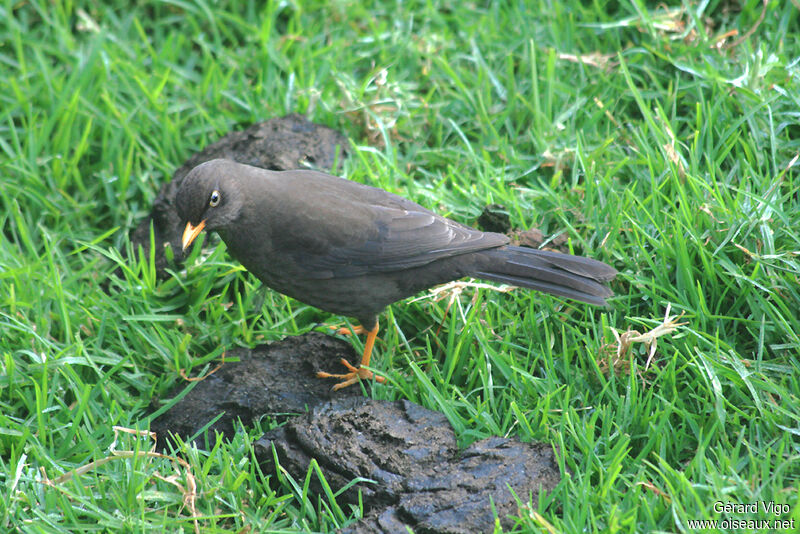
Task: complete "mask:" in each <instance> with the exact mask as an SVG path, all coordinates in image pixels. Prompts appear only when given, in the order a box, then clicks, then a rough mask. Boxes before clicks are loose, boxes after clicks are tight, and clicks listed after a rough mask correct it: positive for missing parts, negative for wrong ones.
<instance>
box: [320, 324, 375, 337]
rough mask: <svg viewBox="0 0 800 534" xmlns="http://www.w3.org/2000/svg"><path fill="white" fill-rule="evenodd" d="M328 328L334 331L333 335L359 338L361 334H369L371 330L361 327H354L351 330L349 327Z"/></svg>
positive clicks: (332, 326)
mask: <svg viewBox="0 0 800 534" xmlns="http://www.w3.org/2000/svg"><path fill="white" fill-rule="evenodd" d="M339 324H341V323H339ZM328 328H329V329H331V330H333V333H334V334H337V335H339V336H357V335H360V334H368V333H369V330H367V329H366V328H364V327H363V326H361V325H358V326H353V327H350V328H348V327H347V326H335V325H331V326H328Z"/></svg>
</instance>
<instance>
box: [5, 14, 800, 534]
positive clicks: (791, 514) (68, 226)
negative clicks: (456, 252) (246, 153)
mask: <svg viewBox="0 0 800 534" xmlns="http://www.w3.org/2000/svg"><path fill="white" fill-rule="evenodd" d="M84 4H85V5H84ZM667 4H670V3H664V2H648V3H647V4H645V2H642V1H639V0H631V1H626V2H615V1H604V0H595V1H593V2H582V1H579V0H564V1H561V2H547V1H530V2H522V1H521V2H480V3H475V2H471V3H461V2H451V1H442V2H421V1H414V0H412V1H408V2H379V1H374V2H355V1H350V0H341V1H334V2H311V1H309V2H304V1H285V2H270V3H266V4H265V5H262V3H260V2H236V1H232V0H231V1H225V0H221V1H219V2H213V3H212V2H208V3H207V2H203V1H200V2H190V1H181V0H173V1H167V2H155V1H142V2H136V3H133V5H129V3H128V2H121V1H118V0H114V1H110V2H105V3H102V2H100V3H89V2H86V3H84V2H58V1H54V2H50V1H45V0H30V1H22V2H11V1H6V2H3V4H2V6H1V7H0V154H1V155H0V192H1V193H2V194H0V206H1V208H0V229H2V233H1V234H0V492H2V499H0V531H19V532H62V533H64V532H90V531H104V532H160V531H163V532H177V531H185V532H193V531H195V529H197V530H199V531H201V532H246V531H250V532H264V531H282V532H298V531H299V532H302V531H332V530H334V529H336V528H337V527H339V526H342V525H344V524H349V523H351V522H353V521H354V520H356V519H357V518H358V517H359V516H360V514H361V513H362V510H361V509H360V508H353V507H350V506H347V505H341V506H340V505H339V503H337V502H336V501H335V500H334V499H331V498H328V497H326V496H312V497H310V498H306V499H304V498H303V495H302V483H303V481H302V480H299V481H298V484H299V487H298V486H293V485H292V484H291V483H290V482H287V481H286V480H283V481H282V482H279V483H277V484H275V483H273V482H274V481H272V480H271V479H272V478H274V477H273V476H272V475H271V474H270V473H262V472H261V471H260V470H259V468H258V466H257V465H256V463H255V462H254V461H253V453H252V448H251V443H252V442H253V440H254V439H256V438H257V437H258V436H259V435H260V434H261V432H263V430H264V429H266V428H268V427H269V426H270V425H271V424H272V423H271V422H270V420H268V419H264V420H263V421H262V428H245V429H242V431H241V432H239V434H238V435H237V436H236V438H235V439H234V440H232V441H230V442H225V443H224V444H220V445H218V446H217V447H215V448H214V449H213V450H210V451H202V450H197V449H194V448H192V447H189V446H186V447H184V448H183V449H181V450H179V451H175V452H174V453H173V455H172V457H171V458H170V457H160V456H157V455H152V454H146V451H147V450H148V449H149V448H150V442H149V440H148V439H147V438H146V437H145V436H137V435H135V434H132V433H130V432H122V431H119V430H117V427H123V428H127V429H140V430H141V429H147V428H148V425H149V421H148V418H147V417H148V413H149V411H148V410H149V408H148V407H149V405H150V402H151V400H152V399H153V398H157V397H158V398H161V397H162V396H163V395H165V394H166V393H167V392H168V391H169V390H170V389H171V388H173V387H175V386H176V385H178V384H186V382H184V379H183V378H181V376H180V374H179V371H180V370H181V369H184V370H186V372H187V373H189V374H191V375H200V374H202V373H203V372H205V371H208V370H209V369H210V368H212V367H213V366H215V365H216V364H217V363H218V361H219V356H220V352H221V348H224V347H232V346H248V347H249V346H253V345H256V344H258V343H264V342H272V341H277V340H280V339H282V338H284V337H286V336H292V335H298V334H301V333H304V332H308V331H310V330H313V329H318V330H320V329H321V328H320V327H319V323H321V322H327V323H329V324H335V323H336V322H338V321H340V320H341V318H338V317H332V316H329V315H326V314H324V313H322V312H320V311H318V310H315V309H313V308H310V307H308V306H306V305H304V304H302V303H300V302H297V301H293V300H291V299H288V298H286V297H283V296H282V295H279V294H277V293H271V292H268V293H267V294H266V297H264V298H262V295H263V293H259V289H258V288H259V282H258V281H257V280H256V279H255V278H254V277H252V276H250V275H249V274H248V273H247V272H246V271H244V270H243V269H242V268H241V266H240V265H239V264H238V263H237V262H235V261H233V260H232V259H231V258H230V257H229V256H228V255H227V254H226V252H225V248H224V246H219V247H217V248H216V249H213V250H209V251H208V253H207V254H203V255H196V256H195V257H194V258H193V261H191V262H189V263H188V264H187V265H186V268H185V269H183V270H181V271H176V272H171V273H170V276H169V277H168V278H167V279H166V280H161V281H159V280H157V279H156V277H155V275H154V270H153V266H152V262H151V260H150V259H149V258H147V257H143V256H137V254H136V251H132V250H130V242H129V238H128V234H129V231H130V230H131V229H132V228H133V227H134V226H135V225H136V224H137V223H138V222H139V221H140V220H141V219H142V218H143V217H144V216H145V215H146V214H147V213H148V211H149V209H150V207H151V205H152V202H153V200H154V198H155V196H156V194H157V192H158V190H159V188H160V187H161V185H162V184H163V183H165V182H167V181H168V180H169V179H170V177H171V176H172V173H173V172H174V170H175V169H176V168H177V167H179V166H180V165H181V164H182V163H183V161H184V160H185V159H186V158H188V157H189V156H190V155H191V154H193V153H194V152H196V151H197V150H199V149H201V148H202V147H204V146H205V145H207V144H209V143H211V142H213V141H215V140H217V139H218V138H219V137H221V136H222V135H224V134H225V133H227V132H230V131H232V130H238V129H242V128H245V127H247V126H248V125H250V124H252V123H254V122H258V121H262V120H265V119H268V118H271V117H275V116H281V115H284V114H287V113H291V112H299V113H303V114H305V115H306V116H307V117H308V118H309V119H310V120H312V121H314V122H318V123H321V124H325V125H328V126H330V127H333V128H336V129H338V130H340V131H342V132H343V133H344V134H345V136H346V137H348V138H349V139H350V142H351V146H350V151H351V155H350V157H349V158H348V159H346V160H345V161H344V162H343V165H342V168H341V171H340V174H341V175H343V176H346V177H348V178H349V179H352V180H355V181H359V182H363V183H367V184H370V185H375V186H379V187H382V188H384V189H387V190H390V191H392V192H395V193H398V194H401V195H403V196H406V197H408V198H411V199H413V200H414V201H416V202H418V203H420V204H422V205H424V206H426V207H428V208H430V209H434V210H436V211H437V212H439V213H441V214H443V215H447V216H449V217H451V218H453V219H456V220H458V221H461V222H464V223H466V224H471V225H474V224H475V221H476V219H477V217H478V215H479V214H480V213H481V210H482V209H483V207H484V206H485V205H487V204H492V203H497V204H502V205H503V206H505V208H506V209H507V211H508V214H509V216H510V219H511V223H512V226H513V227H515V228H519V229H530V228H538V229H540V230H541V231H542V232H543V234H544V235H545V236H546V237H547V238H548V243H547V244H546V245H545V246H547V245H548V244H549V245H551V246H554V245H555V244H556V243H560V242H561V241H563V240H565V241H564V243H563V245H561V246H562V247H565V248H566V249H568V250H571V251H573V252H575V253H580V254H583V255H588V256H591V257H594V258H597V259H599V260H602V261H605V262H607V263H609V264H612V265H614V266H615V267H616V268H617V269H618V270H619V272H620V274H619V276H618V278H617V280H616V281H615V282H614V283H613V284H612V287H613V289H614V291H615V293H616V297H615V298H614V299H613V300H612V302H611V305H610V306H609V307H608V308H605V309H604V308H596V307H592V306H588V305H584V304H580V303H575V302H571V301H567V300H564V299H560V298H554V297H549V296H543V295H540V294H536V293H533V292H529V291H524V290H514V291H511V292H508V293H503V292H498V291H494V290H491V289H487V288H475V287H465V288H464V290H463V291H462V292H461V293H460V294H459V295H453V294H450V295H446V298H438V297H437V296H435V295H432V294H428V295H423V297H424V298H420V299H416V300H413V301H407V302H404V303H399V304H396V305H394V306H393V307H392V308H391V309H390V310H389V311H388V312H387V313H386V314H384V316H383V317H382V325H383V329H382V331H381V335H380V336H381V337H380V339H379V342H378V344H377V345H376V352H375V358H373V365H374V367H375V368H377V369H378V370H379V371H380V372H382V373H383V374H385V375H386V376H387V377H388V378H389V383H388V385H386V386H381V387H377V388H375V390H374V392H373V395H374V396H375V397H376V398H383V399H401V398H406V399H410V400H412V401H414V402H417V403H419V404H421V405H423V406H425V407H428V408H431V409H435V410H439V411H442V412H444V413H445V414H446V415H447V417H448V418H449V419H450V422H451V423H452V425H453V427H454V428H455V430H456V433H457V435H458V438H459V444H460V445H461V446H467V445H469V444H470V443H472V442H474V441H476V440H478V439H481V438H484V437H487V436H492V435H503V436H515V437H517V438H519V439H521V440H523V441H543V442H545V443H549V444H551V445H552V446H553V447H554V448H555V450H556V454H557V458H558V462H559V465H560V467H561V470H562V477H563V480H562V482H561V483H560V485H559V486H558V487H557V488H556V489H555V490H554V491H553V492H551V493H548V494H546V495H543V496H542V497H541V498H539V499H537V500H536V501H534V502H531V499H530V498H529V497H528V496H525V495H522V496H520V499H521V506H520V509H519V514H518V516H517V518H516V519H515V523H516V526H515V527H514V531H519V532H531V531H533V532H656V531H663V532H675V531H678V532H692V531H694V530H695V527H696V525H694V524H693V523H692V522H693V521H694V520H703V519H708V520H720V521H724V520H728V522H727V523H720V524H719V525H718V526H717V528H716V529H711V530H717V531H718V530H730V531H733V530H734V529H732V528H730V527H731V526H732V525H733V523H732V522H731V521H730V520H732V519H747V518H750V519H759V520H767V519H769V520H776V519H781V520H786V521H787V525H789V524H791V522H792V521H794V525H795V527H796V528H797V529H800V506H798V501H799V497H800V160H799V159H798V155H800V4H798V1H797V0H781V1H778V0H765V1H764V2H761V1H757V0H741V1H733V0H731V1H728V0H709V1H700V2H698V1H691V0H687V1H685V2H682V3H678V2H673V3H671V4H673V5H672V6H671V7H670V6H669V5H667ZM121 250H122V251H126V250H127V251H128V252H132V254H130V257H131V259H123V258H124V257H127V256H124V255H123V254H121V252H120V251H121ZM120 266H121V267H122V269H120V270H118V268H119V267H120ZM231 295H244V296H245V298H240V299H236V298H233V299H232V298H231ZM261 302H263V304H261V305H260V306H258V304H259V303H261ZM451 303H452V304H451ZM450 304H451V305H450ZM665 324H666V325H669V327H665V326H664V325H665ZM659 325H662V326H661V328H659ZM634 331H636V332H638V334H637V333H634ZM659 334H661V335H659ZM656 336H658V337H656ZM354 343H357V342H355V341H354ZM113 451H131V452H128V453H126V454H118V455H115V454H114V452H113ZM176 458H180V459H181V461H182V462H183V463H180V462H178V461H177V460H176ZM81 467H85V468H86V470H85V472H83V473H82V474H79V475H78V474H71V473H70V472H71V471H72V470H73V469H76V468H81ZM191 483H194V484H196V494H197V499H196V502H195V503H194V505H193V506H194V507H192V506H188V505H187V504H186V503H185V502H184V496H185V495H186V494H187V492H189V491H190V484H191ZM752 503H756V504H757V506H758V510H757V512H756V513H755V514H750V513H741V512H742V511H741V510H738V511H737V509H736V508H735V505H752ZM770 503H772V504H774V505H775V509H778V510H781V512H780V513H778V514H775V513H772V512H768V511H767V510H766V509H765V508H762V507H763V506H767V505H769V504H770ZM726 505H728V508H727V509H724V507H725V506H726ZM740 508H741V507H740ZM787 510H788V511H787ZM726 527H728V528H726ZM775 527H776V526H775V525H774V524H773V528H775ZM247 529H249V530H247ZM711 530H709V531H711ZM754 530H755V528H745V529H744V531H754ZM506 531H508V529H506Z"/></svg>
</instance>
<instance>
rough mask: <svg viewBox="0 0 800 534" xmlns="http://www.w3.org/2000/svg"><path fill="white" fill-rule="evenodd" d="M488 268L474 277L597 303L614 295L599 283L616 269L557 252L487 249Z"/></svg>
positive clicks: (614, 274)
mask: <svg viewBox="0 0 800 534" xmlns="http://www.w3.org/2000/svg"><path fill="white" fill-rule="evenodd" d="M483 254H485V255H487V256H488V257H489V259H490V261H489V262H488V268H483V269H481V270H480V271H477V272H475V273H474V274H475V276H478V277H480V278H483V279H485V280H493V281H496V282H502V283H506V284H512V285H515V286H519V287H526V288H530V289H535V290H537V291H541V292H543V293H550V294H553V295H558V296H561V297H566V298H570V299H574V300H579V301H581V302H587V303H589V304H595V305H598V306H603V305H606V298H608V297H611V296H613V295H614V292H613V291H611V290H610V289H609V288H608V287H606V286H604V285H602V284H601V283H600V282H607V281H609V280H612V279H613V278H614V277H615V276H616V274H617V271H616V269H614V268H613V267H611V266H609V265H606V264H605V263H603V262H600V261H597V260H593V259H591V258H584V257H582V256H572V255H570V254H561V253H558V252H549V251H546V250H537V249H532V248H525V247H513V246H506V247H500V248H496V249H492V250H488V251H485V252H484V253H483Z"/></svg>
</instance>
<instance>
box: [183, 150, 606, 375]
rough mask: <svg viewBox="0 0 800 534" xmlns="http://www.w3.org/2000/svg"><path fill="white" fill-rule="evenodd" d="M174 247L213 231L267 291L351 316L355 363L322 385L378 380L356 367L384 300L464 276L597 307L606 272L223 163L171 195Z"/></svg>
mask: <svg viewBox="0 0 800 534" xmlns="http://www.w3.org/2000/svg"><path fill="white" fill-rule="evenodd" d="M176 208H177V212H178V215H179V217H180V220H181V224H182V225H183V224H184V223H185V228H184V231H183V236H182V246H183V250H184V251H186V249H187V248H188V247H189V246H190V245H191V244H192V243H193V242H194V240H195V239H196V238H197V236H198V235H199V234H200V233H201V232H202V231H204V230H205V231H209V232H216V233H217V234H219V236H220V237H221V238H222V241H224V242H225V244H226V246H227V250H228V252H229V253H230V255H231V256H233V258H235V259H236V260H237V261H239V262H240V263H241V264H242V265H243V266H244V267H245V268H246V269H247V270H248V271H249V272H250V273H252V274H253V275H255V276H256V278H258V279H259V280H261V281H262V282H263V283H264V284H265V285H266V286H268V287H270V288H272V289H273V290H275V291H278V292H280V293H283V294H284V295H288V296H289V297H292V298H294V299H296V300H298V301H300V302H303V303H306V304H309V305H311V306H314V307H316V308H319V309H321V310H324V311H326V312H330V313H333V314H336V315H342V316H348V317H353V318H355V319H356V320H357V321H358V322H360V324H361V329H360V330H359V331H360V332H366V333H367V338H366V342H365V345H364V352H363V354H362V358H361V364H360V366H359V367H355V366H353V365H351V364H350V363H349V362H347V361H346V360H342V364H343V365H345V366H346V368H347V372H344V373H337V374H333V373H327V372H319V373H318V376H319V377H321V378H329V377H334V378H338V379H341V381H340V382H339V383H337V384H336V385H335V386H334V389H340V388H342V387H346V386H349V385H351V384H355V383H357V382H358V381H359V380H369V379H375V380H378V381H381V382H383V381H384V377H381V376H378V375H374V374H373V373H372V372H371V371H370V370H368V369H367V367H368V366H369V364H370V358H371V354H372V350H373V346H374V343H375V339H376V337H377V334H378V326H379V325H378V316H379V315H380V313H381V312H382V311H383V310H384V309H385V308H386V307H387V306H389V305H390V304H392V303H394V302H397V301H399V300H402V299H405V298H406V297H409V296H412V295H415V294H417V293H419V292H421V291H423V290H425V289H428V288H431V287H434V286H437V285H440V284H443V283H447V282H450V281H453V280H458V279H460V278H464V277H467V276H469V277H473V278H479V279H483V280H488V281H494V282H500V283H504V284H509V285H513V286H518V287H523V288H528V289H533V290H537V291H540V292H543V293H549V294H553V295H557V296H560V297H566V298H569V299H573V300H577V301H581V302H586V303H589V304H594V305H598V306H604V305H607V300H606V299H608V298H609V297H611V296H613V292H612V291H611V289H610V288H609V287H607V286H606V285H604V284H603V283H604V282H608V281H611V280H613V279H614V277H615V276H616V274H617V271H616V269H614V268H613V267H611V266H610V265H607V264H605V263H603V262H601V261H598V260H594V259H591V258H586V257H582V256H576V255H571V254H564V253H560V252H554V251H547V250H539V249H533V248H528V247H519V246H513V245H512V244H511V243H510V239H509V237H508V236H506V235H505V234H501V233H495V232H484V231H481V230H478V229H475V228H472V227H470V226H466V225H464V224H461V223H459V222H456V221H453V220H451V219H448V218H446V217H443V216H441V215H438V214H436V213H434V212H433V211H430V210H428V209H426V208H424V207H422V206H420V205H419V204H416V203H415V202H412V201H411V200H408V199H406V198H404V197H402V196H399V195H396V194H394V193H390V192H388V191H385V190H383V189H380V188H377V187H372V186H369V185H365V184H361V183H358V182H354V181H352V180H348V179H345V178H340V177H337V176H333V175H330V174H327V173H324V172H321V171H316V170H310V169H301V170H286V171H272V170H266V169H262V168H259V167H253V166H250V165H246V164H243V163H237V162H235V161H231V160H227V159H214V160H210V161H207V162H205V163H202V164H200V165H198V166H196V167H194V168H193V169H192V170H191V171H190V172H189V173H188V174H187V175H186V177H185V178H184V180H183V182H182V183H181V185H180V187H179V189H178V192H177V195H176Z"/></svg>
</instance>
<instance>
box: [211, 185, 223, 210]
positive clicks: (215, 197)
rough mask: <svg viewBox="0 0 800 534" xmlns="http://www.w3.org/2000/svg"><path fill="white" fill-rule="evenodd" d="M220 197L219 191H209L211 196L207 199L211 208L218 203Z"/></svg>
mask: <svg viewBox="0 0 800 534" xmlns="http://www.w3.org/2000/svg"><path fill="white" fill-rule="evenodd" d="M220 198H222V197H220V194H219V191H217V190H216V189H215V190H214V191H212V192H211V196H210V197H209V199H208V205H209V206H211V207H212V208H214V207H216V206H217V205H218V204H219V201H220Z"/></svg>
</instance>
